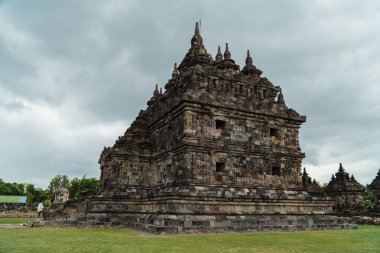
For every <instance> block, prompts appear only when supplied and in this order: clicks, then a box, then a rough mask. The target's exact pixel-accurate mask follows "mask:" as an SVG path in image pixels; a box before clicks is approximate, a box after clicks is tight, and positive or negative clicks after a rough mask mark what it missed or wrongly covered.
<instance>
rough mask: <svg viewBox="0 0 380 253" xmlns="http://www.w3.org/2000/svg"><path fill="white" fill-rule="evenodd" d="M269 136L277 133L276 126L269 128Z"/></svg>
mask: <svg viewBox="0 0 380 253" xmlns="http://www.w3.org/2000/svg"><path fill="white" fill-rule="evenodd" d="M269 134H270V136H277V134H278V129H276V128H271V129H270V131H269Z"/></svg>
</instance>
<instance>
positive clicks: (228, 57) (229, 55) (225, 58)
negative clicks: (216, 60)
mask: <svg viewBox="0 0 380 253" xmlns="http://www.w3.org/2000/svg"><path fill="white" fill-rule="evenodd" d="M224 60H231V52H230V51H229V50H228V43H226V50H225V51H224Z"/></svg>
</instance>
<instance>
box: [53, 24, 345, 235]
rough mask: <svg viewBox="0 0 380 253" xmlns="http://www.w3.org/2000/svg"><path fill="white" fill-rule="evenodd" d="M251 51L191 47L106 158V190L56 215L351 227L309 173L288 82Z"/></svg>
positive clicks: (187, 228) (185, 229) (166, 223)
mask: <svg viewBox="0 0 380 253" xmlns="http://www.w3.org/2000/svg"><path fill="white" fill-rule="evenodd" d="M261 74H262V71H261V70H259V69H258V68H256V67H255V65H254V64H253V60H252V57H251V55H250V53H249V51H248V52H247V58H246V60H245V66H244V67H243V68H242V69H241V68H240V67H239V65H237V64H236V63H235V61H234V60H233V59H232V57H231V53H230V51H229V49H228V44H226V47H225V50H224V53H222V52H221V49H220V47H219V48H218V52H217V54H216V57H215V58H212V57H211V55H210V54H209V53H208V52H207V50H206V48H205V46H204V43H203V38H202V36H201V34H200V30H199V26H198V23H197V24H196V26H195V34H194V36H193V37H192V39H191V45H190V49H189V51H188V52H187V53H186V55H185V57H184V59H183V60H182V62H181V63H180V64H179V66H178V67H177V65H174V70H173V73H172V76H171V79H170V80H169V81H168V82H167V83H166V85H165V90H164V91H162V89H159V88H158V87H157V86H156V89H155V90H154V92H153V96H152V98H151V99H150V100H149V101H148V102H147V105H148V107H147V109H145V110H141V111H140V113H139V115H138V116H137V118H136V120H135V121H134V122H133V123H132V125H131V126H130V127H129V128H128V129H127V130H126V132H125V134H124V135H122V136H120V137H119V138H118V139H117V140H116V142H115V144H114V146H113V147H107V148H104V150H103V152H102V153H101V156H100V159H99V164H100V170H101V176H100V180H101V187H100V194H99V195H97V196H89V197H86V198H84V199H73V200H69V201H67V202H65V203H64V204H63V205H62V206H61V207H60V208H58V209H56V210H54V211H52V212H50V213H49V214H48V215H47V220H48V221H49V222H50V223H56V224H68V225H73V224H75V225H84V226H87V225H105V226H107V225H109V226H118V225H121V226H127V227H130V228H135V229H138V230H143V231H146V232H152V233H159V234H162V233H198V232H206V233H208V232H211V233H217V232H230V231H233V232H240V231H248V232H249V231H294V230H325V229H345V228H347V227H348V225H347V224H344V223H343V220H342V219H341V218H338V217H337V216H336V215H335V213H334V211H333V206H334V202H333V201H331V200H329V199H327V198H326V197H325V196H324V195H323V194H321V192H322V190H321V189H320V188H319V186H318V185H317V184H316V183H315V181H314V182H313V181H311V178H310V177H308V175H307V173H306V171H304V172H303V174H302V172H301V163H302V159H303V158H304V157H305V154H304V153H302V151H301V148H300V145H299V139H298V135H299V129H300V126H301V124H302V123H304V122H305V121H306V117H305V116H302V115H300V114H299V113H297V112H296V111H295V110H293V109H290V108H288V106H287V105H286V103H285V100H284V95H283V93H282V90H281V88H280V87H279V86H275V85H274V84H272V83H271V82H270V81H269V80H268V79H267V78H265V77H262V76H261Z"/></svg>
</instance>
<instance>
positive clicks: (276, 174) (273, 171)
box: [272, 166, 281, 176]
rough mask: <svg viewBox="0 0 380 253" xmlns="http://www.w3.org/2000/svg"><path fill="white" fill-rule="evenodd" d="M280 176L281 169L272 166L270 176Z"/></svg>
mask: <svg viewBox="0 0 380 253" xmlns="http://www.w3.org/2000/svg"><path fill="white" fill-rule="evenodd" d="M280 174H281V168H280V167H279V166H272V175H273V176H280Z"/></svg>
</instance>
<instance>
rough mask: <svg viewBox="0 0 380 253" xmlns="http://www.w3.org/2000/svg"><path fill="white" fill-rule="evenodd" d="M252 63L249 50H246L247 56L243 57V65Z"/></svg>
mask: <svg viewBox="0 0 380 253" xmlns="http://www.w3.org/2000/svg"><path fill="white" fill-rule="evenodd" d="M252 64H253V61H252V57H251V55H250V53H249V50H247V58H246V59H245V65H246V66H252Z"/></svg>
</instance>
